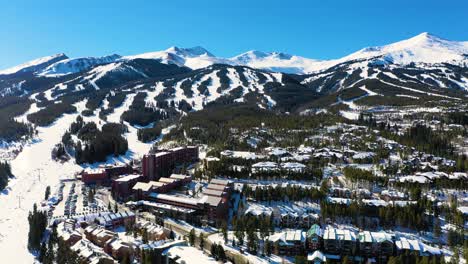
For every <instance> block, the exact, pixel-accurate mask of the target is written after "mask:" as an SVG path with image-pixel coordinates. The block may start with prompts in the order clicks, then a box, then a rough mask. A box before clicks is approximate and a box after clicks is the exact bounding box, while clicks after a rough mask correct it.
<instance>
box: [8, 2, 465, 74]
mask: <svg viewBox="0 0 468 264" xmlns="http://www.w3.org/2000/svg"><path fill="white" fill-rule="evenodd" d="M70 2H72V3H70ZM382 2H386V3H382ZM467 15H468V1H466V0H458V1H454V0H444V1H442V2H441V1H435V0H426V1H421V0H418V1H400V0H393V1H375V0H373V1H364V0H363V1H358V0H356V1H351V0H342V1H318V0H317V1H313V0H309V1H307V0H304V1H296V0H288V1H279V0H278V1H277V0H270V1H263V0H257V1H256V0H249V1H245V0H236V1H223V0H213V1H207V0H203V1H195V0H187V1H180V0H172V1H157V0H153V1H138V0H133V1H117V0H116V1H108V0H96V1H88V0H80V1H63V0H61V1H47V0H43V1H21V0H15V1H10V0H9V1H7V0H0V25H1V27H0V36H1V37H0V69H3V68H7V67H10V66H14V65H17V64H19V63H22V62H25V61H28V60H30V59H34V58H37V57H41V56H47V55H50V54H55V53H60V52H64V53H66V54H67V55H68V56H69V57H79V56H101V55H107V54H111V53H118V54H121V55H131V54H137V53H143V52H148V51H156V50H162V49H166V48H168V47H170V46H174V45H175V46H180V47H191V46H196V45H200V46H203V47H205V48H206V49H208V50H209V51H211V52H212V53H213V54H215V55H217V56H225V57H231V56H234V55H237V54H239V53H241V52H245V51H248V50H252V49H255V50H262V51H282V52H286V53H290V54H296V55H301V56H305V57H309V58H316V59H332V58H338V57H341V56H344V55H347V54H349V53H351V52H354V51H356V50H358V49H361V48H363V47H366V46H375V45H383V44H387V43H390V42H395V41H398V40H401V39H406V38H409V37H412V36H414V35H417V34H419V33H421V32H425V31H428V32H431V33H433V34H435V35H438V36H441V37H443V38H447V39H452V40H468V18H467Z"/></svg>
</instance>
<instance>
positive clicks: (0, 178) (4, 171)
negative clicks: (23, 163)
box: [0, 161, 13, 191]
mask: <svg viewBox="0 0 468 264" xmlns="http://www.w3.org/2000/svg"><path fill="white" fill-rule="evenodd" d="M11 177H13V174H12V173H11V167H10V164H9V163H8V162H6V161H5V162H1V161H0V191H2V190H3V189H5V187H7V185H8V181H9V179H10V178H11Z"/></svg>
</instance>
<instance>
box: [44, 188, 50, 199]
mask: <svg viewBox="0 0 468 264" xmlns="http://www.w3.org/2000/svg"><path fill="white" fill-rule="evenodd" d="M49 196H50V186H47V187H46V190H45V195H44V200H48V199H49Z"/></svg>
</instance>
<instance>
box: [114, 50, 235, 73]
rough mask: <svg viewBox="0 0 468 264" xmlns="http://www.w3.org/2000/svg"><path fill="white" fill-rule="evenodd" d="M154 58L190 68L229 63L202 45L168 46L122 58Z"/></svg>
mask: <svg viewBox="0 0 468 264" xmlns="http://www.w3.org/2000/svg"><path fill="white" fill-rule="evenodd" d="M137 58H139V59H155V60H159V61H161V62H162V63H171V64H175V65H178V66H185V67H189V68H191V69H200V68H205V67H208V66H210V65H213V64H231V63H230V62H229V61H228V60H226V59H223V58H217V57H215V56H214V55H213V54H211V53H210V52H209V51H207V50H206V49H204V48H202V47H193V48H179V47H170V48H168V49H166V50H162V51H156V52H148V53H143V54H138V55H133V56H126V57H124V58H123V59H130V60H131V59H137Z"/></svg>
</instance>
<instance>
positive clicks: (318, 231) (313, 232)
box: [307, 224, 322, 237]
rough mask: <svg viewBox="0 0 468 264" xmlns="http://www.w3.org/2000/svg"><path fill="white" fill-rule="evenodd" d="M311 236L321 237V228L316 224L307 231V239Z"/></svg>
mask: <svg viewBox="0 0 468 264" xmlns="http://www.w3.org/2000/svg"><path fill="white" fill-rule="evenodd" d="M313 235H317V236H322V228H320V226H319V225H317V224H314V225H312V226H311V227H310V229H309V231H307V237H311V236H313Z"/></svg>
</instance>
